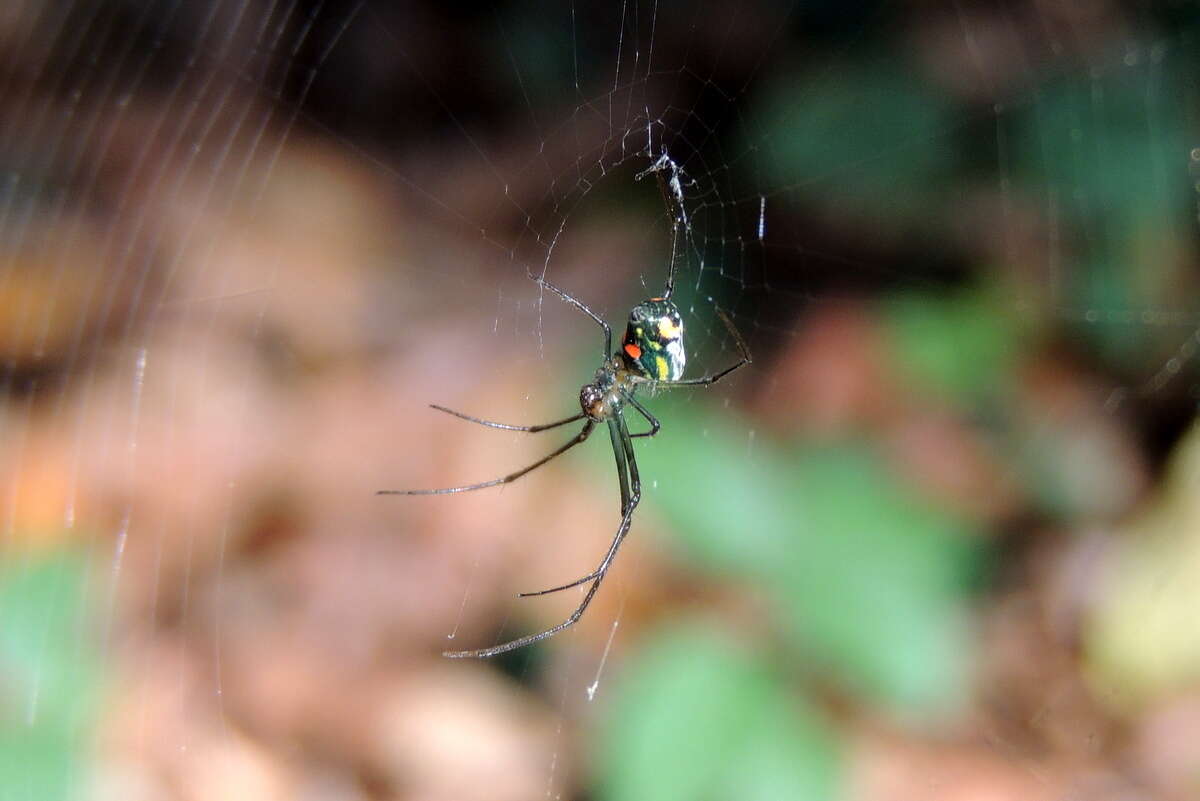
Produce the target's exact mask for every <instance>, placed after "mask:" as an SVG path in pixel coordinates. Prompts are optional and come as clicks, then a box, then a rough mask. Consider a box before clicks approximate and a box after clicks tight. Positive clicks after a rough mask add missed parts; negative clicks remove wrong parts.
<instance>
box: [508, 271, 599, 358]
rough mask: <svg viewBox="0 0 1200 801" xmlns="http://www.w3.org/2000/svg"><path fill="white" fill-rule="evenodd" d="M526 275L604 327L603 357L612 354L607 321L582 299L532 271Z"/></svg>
mask: <svg viewBox="0 0 1200 801" xmlns="http://www.w3.org/2000/svg"><path fill="white" fill-rule="evenodd" d="M527 275H528V276H529V277H530V278H531V279H532V280H533V282H534V283H535V284H537V285H538V286H542V287H545V288H546V289H549V290H550V291H551V292H553V293H554V294H556V295H558V296H559V297H560V298H562V299H563V300H565V301H566V302H567V303H569V304H571V305H572V306H574V307H575V308H577V309H579V310H580V311H581V312H583V313H584V314H586V315H587V316H588V317H591V318H592V319H593V320H595V321H596V322H597V323H598V324H599V325H600V327H601V328H603V329H604V354H603V355H604V358H605V359H606V360H607V359H608V357H609V356H612V352H613V349H612V329H611V328H609V326H608V323H606V322H604V320H603V319H601V317H600V315H598V314H596V313H595V312H594V311H592V310H591V309H590V308H588V306H587V304H585V303H584V302H583V301H581V300H576V299H575V298H573V297H571V295H569V294H568V293H567V292H564V291H563V290H561V289H559V288H558V287H556V286H555V285H554V284H552V283H550V282H549V281H547V280H546V279H545V278H540V277H538V276H536V275H534V274H533V273H527Z"/></svg>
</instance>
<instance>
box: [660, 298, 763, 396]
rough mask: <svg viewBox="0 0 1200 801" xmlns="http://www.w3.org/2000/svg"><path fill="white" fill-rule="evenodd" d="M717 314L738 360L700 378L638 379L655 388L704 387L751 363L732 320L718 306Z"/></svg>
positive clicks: (742, 340) (748, 351)
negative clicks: (737, 352)
mask: <svg viewBox="0 0 1200 801" xmlns="http://www.w3.org/2000/svg"><path fill="white" fill-rule="evenodd" d="M717 316H718V317H720V318H721V322H723V323H725V327H726V328H727V329H729V333H730V335H731V336H732V337H733V341H734V342H736V343H737V347H738V351H739V352H740V353H741V356H742V357H741V358H740V359H738V361H737V362H736V363H735V364H733V365H731V366H729V367H726V368H725V369H724V370H721V371H720V372H718V373H713V374H712V375H706V376H704V377H702V378H688V379H685V380H682V381H657V380H655V379H652V378H641V379H639V380H640V381H642V382H644V383H648V384H653V385H654V387H655V388H658V387H706V386H708V385H709V384H715V383H717V382H718V381H720V380H721V379H722V378H724V377H725V376H727V375H729V374H730V373H732V372H733V371H734V370H736V369H738V368H739V367H744V366H746V365H747V364H750V363H752V362H753V361H754V360H753V359H751V358H750V349H749V348H747V347H746V341H745V340H744V339H742V335H741V334H739V333H738V330H737V329H736V328H735V327H734V325H733V320H730V319H729V315H727V314H726V313H725V311H724V310H723V309H721V308H720V307H718V308H717Z"/></svg>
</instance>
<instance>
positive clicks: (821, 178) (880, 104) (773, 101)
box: [750, 58, 960, 224]
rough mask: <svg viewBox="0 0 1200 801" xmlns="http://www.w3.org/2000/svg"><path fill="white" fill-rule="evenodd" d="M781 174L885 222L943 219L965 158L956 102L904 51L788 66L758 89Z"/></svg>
mask: <svg viewBox="0 0 1200 801" xmlns="http://www.w3.org/2000/svg"><path fill="white" fill-rule="evenodd" d="M757 108H758V114H757V119H756V120H755V124H753V125H751V126H750V130H754V131H763V132H765V134H766V135H765V137H764V138H765V140H766V141H765V145H764V144H762V143H759V142H755V143H754V145H755V146H756V147H763V146H765V147H767V148H769V149H770V152H771V154H772V156H773V158H772V164H773V166H774V167H776V168H777V170H778V172H777V175H776V179H777V182H778V183H780V184H795V185H796V189H797V191H798V192H801V193H806V194H808V195H809V196H810V197H812V198H813V199H814V200H819V201H820V202H821V203H829V202H835V203H843V204H844V205H845V208H846V210H847V213H851V214H861V215H865V216H868V217H871V218H874V219H877V220H880V221H881V222H885V223H888V224H890V221H894V220H900V221H903V222H905V223H909V224H911V223H917V222H921V221H923V220H925V221H928V220H929V219H935V218H936V217H937V216H939V215H936V214H933V211H934V209H935V208H939V207H940V205H941V203H942V202H943V201H942V198H943V196H944V193H945V192H946V191H947V188H948V186H949V181H950V180H951V179H952V177H953V175H954V170H955V169H956V167H957V166H958V161H959V158H960V157H959V153H958V150H957V147H956V145H955V142H954V140H953V136H954V134H955V133H956V132H957V130H958V126H956V125H955V124H953V121H954V119H955V118H956V116H957V111H956V110H955V109H954V107H953V106H952V105H951V104H950V103H949V102H948V100H947V99H946V97H945V95H944V93H941V92H939V91H937V90H935V89H934V88H933V87H930V86H929V85H927V84H926V83H924V81H923V80H922V79H921V78H920V77H919V75H918V74H917V72H916V70H914V69H913V68H912V67H911V66H910V65H909V64H907V63H906V62H904V61H903V59H900V58H888V59H880V60H879V61H877V62H872V63H869V64H868V63H845V64H840V65H839V66H838V68H837V69H829V70H821V71H820V72H819V74H818V75H817V76H816V77H814V76H811V75H808V74H806V73H801V74H800V76H799V77H798V75H797V74H796V73H789V72H783V73H781V74H780V77H779V79H778V80H776V81H775V82H774V83H772V84H770V85H769V86H768V87H767V88H766V90H765V91H764V93H763V94H762V95H761V96H760V97H759V98H758V99H757Z"/></svg>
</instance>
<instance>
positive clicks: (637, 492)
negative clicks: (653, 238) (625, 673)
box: [377, 154, 751, 658]
mask: <svg viewBox="0 0 1200 801" xmlns="http://www.w3.org/2000/svg"><path fill="white" fill-rule="evenodd" d="M667 170H669V171H670V172H671V178H670V181H669V182H665V181H664V180H663V176H662V173H663V171H667ZM652 172H653V173H654V174H655V177H656V178H657V179H658V182H659V188H660V189H661V190H662V193H663V197H664V198H665V199H666V202H667V206H668V208H669V209H671V210H672V219H673V224H672V228H673V236H672V242H671V260H670V266H669V267H668V271H667V282H666V286H665V288H664V289H663V292H662V295H661V296H659V297H654V298H650V299H648V300H645V301H643V302H641V303H639V304H638V305H636V306H634V307H633V310H632V311H631V312H630V313H629V322H628V324H627V325H626V327H625V335H624V337H623V338H622V340H621V347H620V349H619V350H617V351H613V349H612V329H611V328H610V327H609V325H608V323H606V322H605V321H604V320H603V319H602V318H601V317H600V315H598V314H596V312H594V311H593V310H592V309H591V308H589V307H588V306H587V304H585V303H583V302H582V301H580V300H578V299H576V298H574V297H572V296H571V295H570V294H568V293H567V292H565V291H563V290H562V289H559V288H558V287H557V286H555V285H554V284H552V283H550V282H549V281H547V280H545V278H543V277H540V276H536V275H532V274H531V275H530V276H529V277H530V278H531V279H533V280H534V281H535V282H536V283H537V284H538V285H539V286H541V287H543V288H545V289H548V290H550V291H551V292H553V293H554V294H556V295H558V297H559V298H561V299H562V300H563V301H565V302H566V303H568V304H569V305H571V306H573V307H575V308H576V309H578V310H579V311H581V312H583V313H584V314H586V315H587V316H588V317H590V318H591V319H592V320H593V321H594V322H595V323H596V324H597V325H599V326H600V328H601V329H602V330H603V331H604V351H603V358H604V361H603V362H602V363H601V365H600V368H599V369H598V370H596V375H595V377H594V378H593V379H592V381H591V382H590V383H587V384H584V385H583V387H582V388H581V389H580V390H579V406H580V409H581V411H580V412H579V414H575V415H571V416H570V417H566V418H564V419H562V420H556V421H554V422H553V423H544V424H541V425H532V426H521V425H509V424H507V423H496V422H493V421H490V420H483V419H480V418H478V417H472V416H471V415H468V414H463V413H462V412H456V411H454V410H453V409H447V408H446V407H444V406H437V405H433V406H432V408H434V409H437V410H438V411H440V412H445V413H447V414H450V415H453V416H455V417H458V418H460V419H462V420H466V421H468V422H471V423H478V424H479V425H482V426H488V427H489V428H499V429H503V430H505V431H523V432H527V433H536V432H539V431H549V430H550V429H552V428H558V427H559V426H563V425H567V424H568V423H573V422H576V421H579V420H582V421H584V422H583V428H581V429H580V430H579V433H577V434H576V435H575V436H574V437H572V438H571V439H570V440H568V441H567V442H566V444H564V445H562V446H561V447H559V448H558V449H557V450H554V451H552V452H551V453H549V454H547V455H546V456H544V457H542V458H541V459H538V460H537V461H536V462H534V463H533V464H530V465H527V466H525V467H522V468H521V469H520V470H516V471H514V472H512V473H509V474H508V475H506V476H502V477H500V478H494V479H492V480H490V481H481V482H479V483H478V484H468V485H466V486H462V487H444V488H442V489H428V490H380V491H379V492H378V493H377V494H379V495H450V494H453V493H456V492H470V491H472V490H479V489H485V488H487V487H495V486H498V485H501V484H507V483H509V482H511V481H516V480H517V479H518V478H520V477H521V476H523V475H525V474H526V473H529V472H531V471H533V470H536V469H537V468H539V467H541V466H542V465H544V464H546V463H547V462H549V461H550V460H551V459H554V458H555V457H557V456H561V455H562V454H563V453H566V452H567V451H568V450H570V449H571V448H574V447H575V446H576V445H578V444H579V443H581V442H583V441H584V440H586V439H587V438H588V437H589V436H591V434H592V432H593V431H594V430H595V428H596V426H597V424H599V423H606V424H607V425H608V436H609V439H610V440H611V442H612V450H613V458H614V459H615V461H616V466H617V481H618V483H619V484H620V488H621V523H620V525H619V526H618V527H617V532H616V534H614V535H613V538H612V542H611V543H610V544H609V546H608V550H607V551H606V552H605V554H604V558H602V559H601V560H600V564H599V565H598V566H597V567H596V569H595V570H593V571H592V572H590V573H588V574H587V575H586V576H582V577H580V578H577V579H575V580H574V581H570V582H567V583H566V584H561V585H559V586H557V587H551V588H550V589H546V590H537V591H535V592H523V593H521V594H520V597H522V598H528V597H531V596H535V595H548V594H550V593H553V592H561V591H563V590H568V589H570V588H572V587H578V586H580V585H582V584H589V582H590V586H588V589H587V592H586V593H585V594H584V596H583V600H581V601H580V602H579V605H578V606H577V607H576V608H575V611H574V612H572V613H571V614H570V616H568V617H567V619H566V620H564V621H563V622H561V623H559V624H558V625H556V626H552V627H550V628H548V629H546V630H544V631H541V632H538V633H537V634H530V635H527V636H525V637H518V638H517V639H515V640H509V641H508V642H505V643H501V644H500V645H493V646H491V647H490V648H480V649H478V650H473V651H444V652H443V653H442V655H443V656H447V657H451V658H485V657H489V656H496V655H497V654H503V653H506V652H508V651H512V650H514V649H517V648H521V647H523V646H526V645H530V644H532V643H535V642H538V641H539V640H544V639H546V638H547V637H552V636H554V635H555V634H557V633H559V632H560V631H562V630H563V629H566V628H568V627H570V626H572V625H574V624H575V623H576V622H577V621H578V620H579V618H581V617H582V616H583V613H584V612H585V611H586V610H587V608H588V605H589V604H590V603H591V602H592V598H593V597H595V595H596V592H597V590H599V589H600V585H601V583H603V581H604V577H605V576H607V575H608V571H609V568H610V567H612V563H613V560H614V559H615V558H616V555H617V551H618V550H619V549H620V547H621V543H622V542H624V541H625V535H627V534H628V533H629V528H630V525H631V524H632V522H633V511H634V509H636V508H637V505H638V502H639V501H641V498H642V483H641V477H640V476H639V475H638V466H637V457H636V455H635V453H634V450H633V440H634V439H637V438H639V437H646V438H649V437H653V436H654V435H655V434H657V433H658V432H659V429H660V428H661V424H660V423H659V421H658V418H656V417H655V416H654V415H653V414H651V413H650V410H649V409H647V408H646V407H645V406H643V405H642V403H641V401H639V400H638V399H637V398H636V397H635V394H636V393H637V390H638V389H639V388H640V387H641V386H643V385H645V386H646V387H647V388H649V389H658V388H666V387H700V386H708V385H710V384H715V383H717V382H718V381H720V380H721V379H722V378H724V377H725V376H727V375H729V374H730V373H732V372H733V371H734V370H737V369H738V368H739V367H742V366H744V365H747V364H750V362H751V359H750V351H749V349H748V348H747V347H746V343H745V341H744V340H743V339H742V336H741V334H739V333H738V330H737V328H735V327H734V325H733V321H732V320H730V319H729V316H728V315H726V314H725V312H724V311H722V310H721V309H719V308H718V309H717V315H718V316H719V317H720V318H721V322H722V323H724V325H725V328H726V329H727V330H728V331H729V334H730V336H732V337H733V340H734V342H735V343H736V344H737V348H738V352H739V354H740V358H739V359H738V361H737V362H736V363H734V364H732V365H730V366H729V367H726V368H725V369H723V370H721V371H719V372H716V373H712V374H710V375H705V376H703V377H700V378H688V379H685V378H683V368H684V363H685V362H686V356H685V353H684V348H683V316H682V315H681V314H680V313H679V309H678V307H676V305H675V304H674V303H673V302H672V301H671V294H672V292H673V291H674V289H675V262H676V253H677V247H676V246H677V245H678V241H679V235H680V232H681V230H683V229H684V227H685V226H686V224H687V217H686V216H685V214H684V212H683V209H682V198H681V197H680V195H681V192H680V191H679V172H680V171H679V168H678V167H677V166H676V165H675V163H674V162H673V161H671V160H670V159H669V158H667V157H666V156H665V154H664V155H663V156H660V157H659V159H658V160H657V161H656V162H654V164H652V165H651V166H650V167H649V168H648V169H647V170H645V171H643V172H642V173H639V174H638V176H637V177H638V178H641V177H642V176H644V175H647V174H649V173H652ZM627 408H632V409H633V410H634V411H636V412H637V413H638V414H640V415H641V416H642V417H643V418H644V419H645V421H646V422H647V423H648V424H649V425H650V429H649V430H648V431H639V432H637V433H635V434H631V433H629V427H628V425H627V424H626V422H625V410H626V409H627Z"/></svg>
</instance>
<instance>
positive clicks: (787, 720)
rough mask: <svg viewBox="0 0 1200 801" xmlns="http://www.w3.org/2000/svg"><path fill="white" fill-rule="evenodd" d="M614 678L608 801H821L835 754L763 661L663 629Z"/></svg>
mask: <svg viewBox="0 0 1200 801" xmlns="http://www.w3.org/2000/svg"><path fill="white" fill-rule="evenodd" d="M649 642H651V643H653V644H652V645H651V646H650V647H649V648H647V649H646V650H644V651H642V652H641V653H640V654H639V655H637V656H636V657H634V658H633V659H632V660H631V661H630V662H629V663H628V664H627V666H626V668H625V673H624V675H623V676H622V677H621V678H620V679H619V680H618V681H617V685H616V690H615V699H614V702H613V704H612V707H611V712H610V718H609V720H608V722H607V726H606V727H605V730H604V732H603V735H602V737H601V738H600V741H599V742H600V745H599V748H600V753H599V760H598V761H599V766H600V775H601V776H602V777H603V782H604V784H603V785H602V787H601V798H604V799H607V800H608V801H705V800H706V799H713V801H717V799H729V798H737V799H743V800H744V801H759V800H761V801H775V800H776V799H785V798H786V799H789V801H805V800H806V799H813V801H818V800H820V801H823V800H824V799H828V798H832V797H835V792H834V788H835V784H836V781H837V762H836V752H835V748H834V744H833V741H832V739H831V737H830V735H829V733H828V732H827V730H826V728H825V726H824V724H823V722H822V721H821V720H820V719H819V718H818V717H817V716H816V715H815V714H814V713H813V712H812V711H811V710H809V709H808V708H807V707H806V706H805V705H803V704H802V703H800V702H799V701H798V700H797V699H795V698H793V697H791V696H790V695H788V694H787V692H786V691H785V688H784V687H783V685H782V684H781V683H780V681H779V679H778V677H777V676H776V675H775V674H774V673H773V672H772V671H771V670H770V669H769V668H768V667H767V666H766V665H764V664H762V663H760V662H759V661H757V660H756V659H754V658H753V657H752V656H751V655H749V654H748V653H746V652H744V651H743V650H741V649H739V648H737V647H736V646H735V645H733V644H732V643H731V642H729V641H728V640H727V639H726V638H724V637H722V636H720V635H718V634H716V633H714V632H713V631H711V630H708V629H706V628H703V627H700V626H698V625H697V626H684V627H679V626H675V627H669V628H667V629H665V630H663V631H661V632H658V633H656V634H654V635H653V636H651V637H650V638H649Z"/></svg>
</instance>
